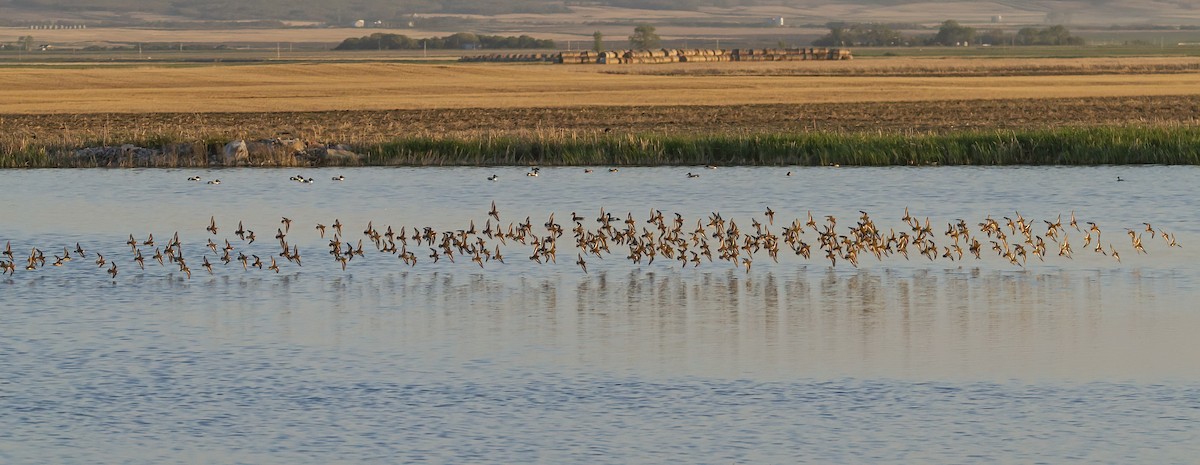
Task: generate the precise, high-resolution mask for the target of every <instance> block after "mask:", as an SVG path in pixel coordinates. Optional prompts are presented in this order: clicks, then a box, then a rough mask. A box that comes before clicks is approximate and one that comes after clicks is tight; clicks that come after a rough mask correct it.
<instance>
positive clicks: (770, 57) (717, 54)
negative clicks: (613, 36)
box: [555, 48, 854, 65]
mask: <svg viewBox="0 0 1200 465" xmlns="http://www.w3.org/2000/svg"><path fill="white" fill-rule="evenodd" d="M852 58H854V57H853V55H851V54H850V50H847V49H837V48H833V49H830V48H779V49H733V50H717V49H659V50H624V51H611V52H592V51H575V52H562V53H561V54H560V55H559V58H558V59H557V60H555V63H564V64H594V63H598V64H609V65H612V64H638V63H676V62H683V63H708V62H718V61H800V60H849V59H852Z"/></svg>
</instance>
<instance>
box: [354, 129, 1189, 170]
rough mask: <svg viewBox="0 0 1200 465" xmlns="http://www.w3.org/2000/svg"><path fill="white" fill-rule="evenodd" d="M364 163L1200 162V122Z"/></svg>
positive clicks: (486, 141) (536, 150)
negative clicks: (1186, 124) (1161, 125)
mask: <svg viewBox="0 0 1200 465" xmlns="http://www.w3.org/2000/svg"><path fill="white" fill-rule="evenodd" d="M365 153H367V155H368V156H367V158H366V160H365V162H366V164H372V165H417V166H425V165H547V166H554V165H567V166H570V165H626V166H628V165H703V164H717V165H724V166H730V165H751V166H778V165H801V166H821V165H830V164H837V165H844V166H890V165H930V164H937V165H1113V164H1116V165H1120V164H1179V165H1193V164H1200V128H1197V127H1170V128H1165V127H1159V128H1146V127H1105V128H1064V129H1054V130H1043V131H982V132H964V133H952V134H918V135H902V134H863V133H845V134H838V133H821V132H816V133H796V134H752V135H728V134H716V135H653V136H641V135H625V136H604V135H589V136H578V135H571V134H560V135H541V136H536V137H515V136H503V137H479V138H429V137H421V138H409V139H398V140H394V141H391V142H386V143H382V144H379V145H377V146H374V147H371V148H369V149H368V150H367V151H366V152H365Z"/></svg>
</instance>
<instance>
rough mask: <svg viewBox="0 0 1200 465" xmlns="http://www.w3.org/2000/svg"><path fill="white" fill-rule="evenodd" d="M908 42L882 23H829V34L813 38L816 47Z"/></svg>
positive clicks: (884, 45)
mask: <svg viewBox="0 0 1200 465" xmlns="http://www.w3.org/2000/svg"><path fill="white" fill-rule="evenodd" d="M907 42H908V40H907V39H905V38H904V37H903V36H901V35H900V33H899V32H896V31H895V30H893V29H892V28H891V27H888V26H887V25H884V24H878V23H870V24H846V23H829V34H826V35H824V36H822V37H821V38H819V39H817V40H814V41H813V45H816V46H818V47H839V46H849V45H861V46H871V47H888V46H897V45H904V44H906V43H907Z"/></svg>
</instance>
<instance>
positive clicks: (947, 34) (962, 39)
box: [933, 19, 975, 45]
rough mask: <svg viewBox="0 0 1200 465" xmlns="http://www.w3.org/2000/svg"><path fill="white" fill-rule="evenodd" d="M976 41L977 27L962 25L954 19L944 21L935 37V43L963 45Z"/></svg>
mask: <svg viewBox="0 0 1200 465" xmlns="http://www.w3.org/2000/svg"><path fill="white" fill-rule="evenodd" d="M974 41H975V28H973V27H965V26H962V25H960V24H958V21H955V20H952V19H951V20H947V21H946V22H944V23H942V27H940V28H938V33H937V35H936V36H934V37H933V43H934V45H961V44H966V43H970V42H974Z"/></svg>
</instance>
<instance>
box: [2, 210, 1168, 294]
mask: <svg viewBox="0 0 1200 465" xmlns="http://www.w3.org/2000/svg"><path fill="white" fill-rule="evenodd" d="M859 213H861V215H860V216H858V217H856V218H854V219H853V220H852V221H853V222H852V223H851V224H849V225H845V226H844V227H842V228H839V220H838V219H837V218H835V217H833V216H824V217H823V220H822V221H818V220H817V219H816V217H814V216H813V215H812V213H811V212H809V213H808V215H807V218H797V219H793V220H790V221H777V220H778V219H777V218H776V214H775V211H774V210H772V209H770V208H767V209H766V210H765V211H764V212H763V214H762V216H761V219H760V218H752V219H751V220H750V221H749V224H748V225H747V224H745V223H743V224H741V225H739V224H738V223H737V222H736V221H735V220H734V219H726V218H724V217H723V216H722V215H721V214H720V213H715V212H714V213H711V214H710V215H708V216H707V217H705V218H700V219H696V220H695V222H694V225H693V224H692V221H691V220H689V219H685V218H684V217H683V215H681V214H678V213H675V214H671V215H667V214H664V213H663V212H662V211H661V210H652V211H650V213H649V216H648V218H645V219H635V218H634V217H633V214H632V213H627V214H626V215H625V216H624V217H618V216H615V215H613V214H612V213H609V212H606V211H605V210H604V209H603V208H602V209H600V213H599V215H598V216H597V217H595V218H591V217H584V216H582V215H579V214H577V213H575V212H571V216H570V219H569V221H567V222H562V223H560V222H559V221H558V220H556V218H555V215H554V214H553V213H551V214H550V216H549V218H548V219H547V220H546V221H545V222H543V223H540V224H534V221H533V220H531V219H530V218H529V217H525V219H524V221H515V222H514V221H510V222H508V223H507V224H505V223H504V222H503V221H502V217H501V215H500V212H499V210H498V209H497V208H496V203H495V202H492V205H491V210H490V211H488V212H487V218H486V220H485V222H484V224H483V226H482V227H477V226H476V224H475V221H474V220H471V221H470V223H469V224H468V225H467V227H465V228H459V229H452V230H442V231H439V230H436V229H434V228H432V227H429V226H424V227H419V226H414V227H406V226H400V227H399V228H394V227H393V226H386V227H382V228H380V227H376V226H375V224H374V222H368V223H367V224H366V226H365V228H364V229H363V230H362V231H361V233H358V232H351V233H349V234H348V233H347V231H346V230H345V225H343V224H342V222H341V221H340V220H337V219H335V220H334V221H333V222H332V223H330V224H329V225H328V226H327V225H325V224H322V223H317V224H315V225H314V226H313V227H312V229H310V231H315V233H316V234H318V235H319V236H320V238H321V241H322V242H323V241H326V240H327V241H328V250H327V254H326V255H328V256H329V257H330V258H331V259H332V260H333V261H335V262H336V263H337V264H338V265H339V266H340V267H341V268H342V270H346V269H347V268H348V267H349V266H350V265H351V263H352V262H354V261H355V260H363V259H365V258H366V257H367V253H368V250H369V251H370V252H371V254H372V255H378V254H382V255H383V256H387V257H394V258H398V259H399V260H400V261H402V262H403V263H404V264H405V265H407V266H409V267H415V266H417V264H418V263H420V262H426V263H437V262H439V261H441V260H443V259H445V260H447V261H449V262H455V263H460V262H461V263H466V264H474V265H478V266H479V267H480V268H486V267H485V265H487V264H490V263H505V257H504V255H503V250H502V246H504V247H508V246H510V245H511V246H513V247H516V246H518V245H519V246H521V247H525V248H526V250H527V251H529V253H530V254H529V255H528V260H530V261H532V262H536V263H538V264H548V263H557V262H558V255H559V245H560V243H561V244H564V245H567V246H570V245H573V246H574V250H572V251H573V252H575V253H576V257H575V258H574V260H573V261H574V264H575V265H577V266H579V267H580V268H581V269H582V270H583V271H584V272H585V273H586V272H587V265H588V260H602V259H606V258H609V257H613V256H618V257H620V256H624V258H625V259H627V260H628V261H630V262H631V263H633V264H635V265H640V264H643V263H645V264H647V265H649V264H652V263H654V262H655V261H659V262H660V263H662V262H664V261H667V262H671V263H675V264H676V265H677V266H681V267H685V268H686V267H697V266H700V265H701V264H703V263H726V264H729V265H732V266H734V267H739V268H745V270H746V272H749V271H750V269H751V266H752V265H753V263H754V262H755V261H756V260H761V259H763V258H764V257H763V256H764V255H765V256H766V258H769V259H770V260H771V261H772V262H776V263H778V262H779V258H780V257H779V256H780V254H781V253H782V254H792V255H795V256H798V257H802V258H803V259H805V260H809V259H811V258H812V257H813V256H816V257H818V259H821V258H822V257H823V259H825V260H828V261H829V264H830V266H837V265H838V263H839V262H841V263H845V264H849V265H851V266H854V267H857V266H858V265H859V261H860V260H861V259H863V258H866V257H873V258H875V259H876V260H878V261H883V260H884V259H887V258H895V257H903V258H904V259H905V260H910V259H928V260H930V261H937V260H949V261H952V262H953V261H962V260H969V259H975V260H982V259H984V258H985V257H990V256H995V257H999V259H1001V260H1004V261H1007V262H1009V263H1011V264H1012V265H1013V266H1018V267H1023V266H1025V265H1026V263H1027V262H1029V261H1030V260H1038V261H1045V260H1047V259H1049V258H1052V257H1053V258H1063V259H1071V258H1072V257H1073V255H1074V254H1075V247H1079V250H1080V251H1081V252H1086V253H1094V254H1097V255H1103V256H1107V257H1111V258H1112V259H1113V260H1115V261H1116V262H1120V261H1121V255H1120V252H1119V250H1118V249H1117V247H1116V246H1114V245H1113V243H1112V242H1111V241H1108V240H1107V238H1108V237H1111V236H1109V235H1108V234H1111V233H1102V232H1101V229H1100V227H1099V226H1098V225H1097V224H1096V223H1093V222H1084V223H1082V225H1081V224H1080V223H1079V222H1078V221H1077V220H1076V218H1075V214H1074V212H1071V214H1070V216H1069V218H1068V219H1066V220H1064V219H1063V218H1062V215H1059V216H1058V218H1056V219H1055V220H1054V221H1050V220H1041V221H1036V220H1033V219H1028V218H1025V217H1024V216H1022V215H1021V214H1019V213H1014V214H1013V215H1012V216H1011V217H1010V216H1003V217H1001V218H999V219H996V218H992V217H991V216H988V217H987V218H984V219H983V220H982V221H980V222H978V223H976V224H975V225H971V224H969V223H968V222H967V221H966V220H963V219H958V220H955V221H954V222H951V223H947V224H946V226H945V231H944V232H942V231H941V230H942V227H940V226H939V227H937V228H936V229H935V228H934V226H933V224H932V223H931V221H930V219H929V218H928V217H926V218H925V219H924V221H922V220H920V219H918V218H916V217H914V216H912V215H910V214H909V212H908V209H907V208H906V209H905V211H904V216H903V217H902V218H901V221H902V223H903V225H902V226H901V227H900V230H899V231H897V230H896V229H895V228H888V229H886V230H885V229H884V228H883V227H882V226H880V225H877V224H876V223H875V221H874V220H873V219H872V218H871V217H870V215H868V214H867V213H866V212H862V211H860V212H859ZM1064 221H1066V222H1065V223H1064ZM292 223H293V222H292V220H291V219H289V218H286V217H284V218H282V219H281V220H280V221H279V223H278V226H276V232H275V234H274V236H273V238H274V244H275V245H276V246H275V247H270V246H266V245H264V244H262V243H260V245H258V246H252V245H253V244H255V243H256V241H258V235H257V234H256V233H255V232H254V231H253V230H249V229H246V228H245V226H244V225H243V222H242V221H238V223H237V229H236V230H234V231H233V234H232V236H229V237H221V236H220V235H219V234H218V233H219V232H220V231H222V230H224V228H221V227H219V226H218V225H217V220H216V217H215V216H213V217H210V218H209V222H208V226H207V227H206V228H204V230H205V231H207V234H206V235H208V236H211V237H209V238H208V240H207V242H206V243H204V244H202V246H201V247H197V248H195V249H190V250H189V252H188V253H186V254H185V252H184V244H183V243H182V241H181V240H180V236H179V233H178V232H175V233H174V234H173V235H172V236H171V238H170V239H168V240H166V241H165V242H160V241H156V240H155V238H154V235H153V234H149V235H148V236H146V238H145V239H138V238H137V237H135V236H134V235H133V234H130V235H129V239H128V240H127V241H126V242H125V245H126V246H128V248H129V252H128V254H127V255H124V256H122V257H120V258H116V257H115V256H114V257H105V256H104V255H102V254H101V253H99V252H94V253H93V254H92V255H90V256H89V254H88V252H87V251H86V250H85V248H84V247H83V246H82V245H81V244H80V243H76V244H75V247H74V250H71V248H70V246H61V247H62V254H61V255H59V254H58V252H57V251H58V247H59V246H55V247H54V248H53V249H47V250H52V252H51V256H53V260H52V261H51V260H50V259H48V258H47V256H46V253H45V252H43V251H42V250H41V249H39V248H37V247H33V248H32V249H31V250H30V252H29V254H28V256H27V257H23V258H20V259H19V258H17V257H16V255H15V252H13V249H12V243H11V241H9V242H7V243H6V244H5V248H4V250H3V251H2V252H0V254H2V257H0V272H3V273H6V274H8V275H10V276H12V275H14V274H16V272H17V270H18V269H22V270H26V271H30V272H33V271H37V270H39V269H42V268H44V267H46V266H53V267H63V266H67V265H68V264H69V263H75V260H76V259H78V260H80V261H82V260H92V261H93V263H94V265H95V266H96V267H97V268H98V269H100V270H105V271H106V272H107V273H108V274H109V275H111V277H112V278H113V279H114V280H115V279H116V277H117V275H118V273H119V272H120V271H121V270H122V269H124V267H125V266H136V267H137V268H138V269H139V270H145V269H146V267H147V266H153V265H154V264H157V265H158V266H159V267H172V268H178V270H179V272H180V273H182V274H183V275H185V276H186V277H188V278H191V277H192V268H191V266H192V265H194V264H196V258H194V257H196V256H199V261H200V262H199V266H200V267H201V270H202V271H203V272H206V273H208V274H210V275H211V274H214V273H215V271H214V268H217V267H239V266H240V267H241V268H242V269H243V271H251V270H252V269H253V270H266V271H271V272H275V273H279V272H280V271H281V269H282V268H283V267H287V266H295V267H300V266H302V263H303V262H302V260H301V250H300V247H299V246H298V245H296V244H294V243H291V242H289V239H290V238H289V234H291V228H292ZM844 223H845V222H843V224H844ZM777 224H778V226H777ZM1143 226H1144V227H1143ZM355 229H357V228H355ZM359 234H361V236H359ZM1147 234H1148V235H1149V236H1150V237H1151V238H1161V240H1162V241H1163V243H1164V244H1165V246H1166V247H1167V248H1168V249H1169V248H1172V247H1182V246H1181V245H1180V244H1179V242H1178V241H1177V238H1176V237H1175V235H1174V234H1171V233H1169V232H1167V231H1166V230H1163V229H1155V228H1154V227H1152V226H1151V225H1150V224H1149V223H1141V226H1139V227H1138V228H1137V229H1125V232H1124V234H1123V235H1124V236H1128V238H1129V239H1128V242H1127V243H1128V244H1129V246H1130V249H1126V250H1127V251H1129V250H1132V252H1133V253H1135V254H1145V253H1148V251H1147V250H1146V244H1143V242H1142V239H1143V236H1144V235H1147ZM214 239H216V240H214ZM1121 242H1125V241H1124V240H1122V241H1121ZM1106 243H1107V246H1105V244H1106ZM368 245H369V247H368ZM426 251H428V252H426ZM72 253H74V255H72ZM568 253H570V252H568ZM260 254H261V255H260ZM114 255H115V254H114ZM522 255H523V254H522ZM356 257H357V258H356ZM277 258H279V259H278V260H277ZM523 258H524V257H523ZM18 262H22V263H23V265H19V264H18ZM48 263H49V265H47V264H48ZM235 263H236V264H235Z"/></svg>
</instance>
